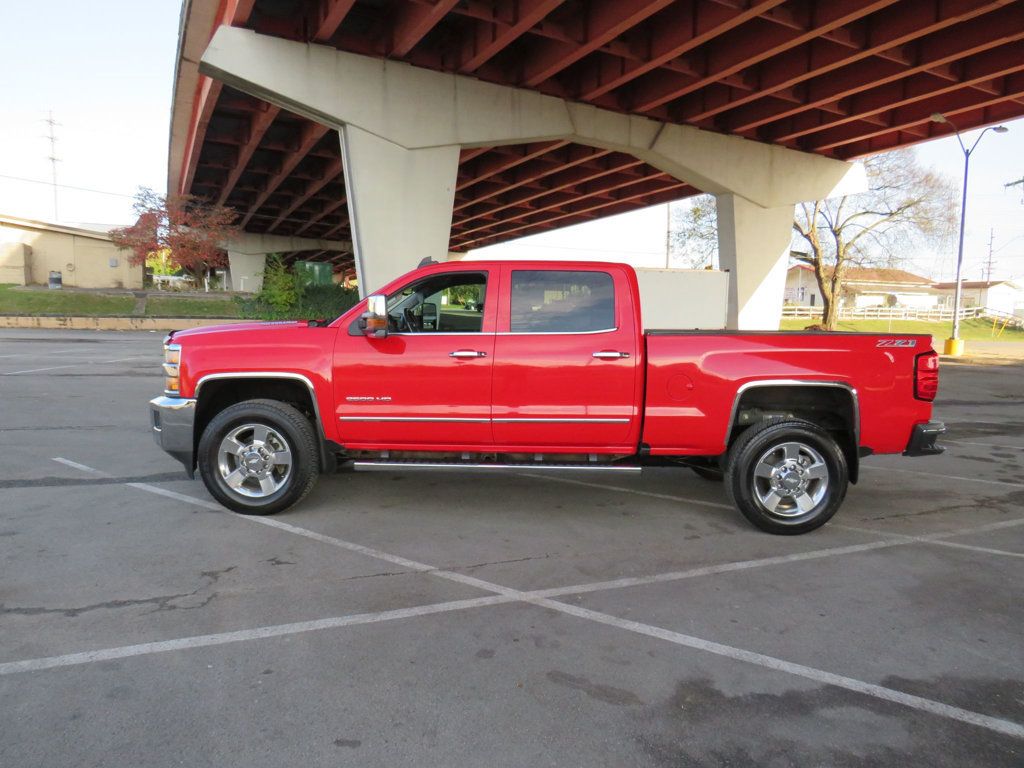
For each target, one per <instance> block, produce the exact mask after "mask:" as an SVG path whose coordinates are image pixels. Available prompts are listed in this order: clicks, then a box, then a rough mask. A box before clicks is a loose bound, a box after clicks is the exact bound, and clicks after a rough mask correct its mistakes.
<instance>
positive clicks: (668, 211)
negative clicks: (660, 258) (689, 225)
mask: <svg viewBox="0 0 1024 768" xmlns="http://www.w3.org/2000/svg"><path fill="white" fill-rule="evenodd" d="M671 254H672V203H665V269H670V268H671V267H672V255H671Z"/></svg>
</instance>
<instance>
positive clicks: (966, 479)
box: [860, 464, 1024, 488]
mask: <svg viewBox="0 0 1024 768" xmlns="http://www.w3.org/2000/svg"><path fill="white" fill-rule="evenodd" d="M860 468H861V469H871V470H874V471H875V472H899V473H900V474H904V475H921V476H923V477H938V478H942V479H943V480H960V481H961V482H964V483H982V484H983V485H1005V486H1008V487H1010V488H1024V483H1011V482H1008V481H1006V480H984V479H982V478H980V477H962V476H960V475H945V474H940V473H938V472H921V471H920V470H916V469H895V468H893V467H876V466H875V465H873V464H861V465H860Z"/></svg>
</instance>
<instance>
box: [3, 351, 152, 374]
mask: <svg viewBox="0 0 1024 768" xmlns="http://www.w3.org/2000/svg"><path fill="white" fill-rule="evenodd" d="M143 359H153V360H154V364H155V362H158V361H157V360H156V358H150V356H149V355H142V356H133V357H115V358H114V359H113V360H83V361H82V362H80V363H69V364H67V365H51V366H49V367H48V368H26V369H25V370H23V371H8V372H7V373H3V374H0V376H18V375H19V374H22V373H42V372H43V371H59V370H61V369H62V368H84V367H86V366H90V365H105V364H108V363H120V362H123V361H125V360H143Z"/></svg>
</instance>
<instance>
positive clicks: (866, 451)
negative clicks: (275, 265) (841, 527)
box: [150, 261, 944, 534]
mask: <svg viewBox="0 0 1024 768" xmlns="http://www.w3.org/2000/svg"><path fill="white" fill-rule="evenodd" d="M164 361H165V362H164V369H165V374H166V378H165V384H164V387H165V391H164V395H163V396H162V397H157V398H156V399H154V400H152V401H151V403H150V415H151V425H152V429H153V434H154V437H155V438H156V441H157V444H158V445H160V446H161V447H162V448H163V449H164V450H165V451H167V452H168V453H169V454H170V455H171V456H173V457H174V458H176V459H178V460H179V461H181V462H182V463H183V464H184V465H185V470H186V472H187V473H188V475H189V477H193V476H194V472H195V470H196V468H198V470H199V474H200V476H201V477H202V479H203V482H204V483H205V484H206V487H207V488H208V489H209V491H210V493H211V494H212V495H213V496H214V497H215V498H216V499H217V500H218V501H219V502H221V503H222V504H223V505H224V506H226V507H228V508H229V509H232V510H235V511H237V512H241V513H244V514H255V515H267V514H273V513H275V512H279V511H281V510H284V509H286V508H288V507H290V506H292V505H294V504H296V503H298V502H299V501H300V500H301V499H302V498H303V497H304V496H306V494H307V493H309V491H310V490H311V489H312V487H313V485H314V483H315V482H316V480H317V476H318V474H319V473H322V472H334V471H336V470H337V467H338V465H339V462H350V463H351V464H352V466H353V467H354V468H355V469H357V470H373V469H378V470H391V471H409V470H414V469H415V470H418V469H435V470H436V469H445V468H449V469H450V468H457V469H462V470H470V469H488V470H491V469H523V468H528V469H529V470H530V471H532V472H536V471H538V470H556V471H564V470H570V469H571V470H581V471H590V472H597V471H603V472H638V471H640V470H641V468H642V467H644V466H657V465H660V466H666V465H670V466H687V467H690V468H692V469H694V470H696V471H697V473H698V474H700V475H701V476H702V477H705V478H708V479H718V480H724V483H725V489H726V491H727V494H728V496H729V498H730V499H731V501H732V502H733V503H734V504H735V506H736V507H737V508H738V509H739V511H740V512H741V513H742V514H743V515H744V516H745V517H746V518H747V519H748V520H749V521H750V522H751V523H753V524H754V525H756V526H757V527H759V528H761V529H763V530H765V531H768V532H771V533H777V534H798V533H804V532H807V531H810V530H813V529H815V528H818V527H819V526H821V525H823V524H824V523H826V522H827V521H828V520H829V519H830V518H831V517H832V516H833V515H834V514H835V512H836V510H837V509H838V508H839V506H840V504H841V503H842V501H843V498H844V496H845V494H846V490H847V485H848V483H850V482H856V481H857V475H858V464H859V461H860V459H861V458H862V457H864V456H867V455H870V454H876V453H877V454H885V453H902V454H904V455H906V456H922V455H928V454H935V453H940V452H941V451H942V448H941V447H939V446H937V445H936V438H937V437H938V436H939V435H940V434H941V433H942V432H943V431H944V427H943V425H942V424H941V423H937V422H933V421H932V420H931V415H932V401H933V400H934V399H935V395H936V391H937V388H938V356H937V355H936V353H935V352H934V351H933V350H932V349H931V337H930V336H922V335H910V334H897V335H879V334H868V333H824V332H813V331H812V332H751V331H689V330H647V331H645V330H644V327H643V324H642V322H641V308H640V294H639V289H638V285H637V279H636V275H635V273H634V272H633V270H632V269H631V268H630V267H628V266H626V265H623V264H612V263H598V262H491V261H463V262H449V263H442V264H438V263H428V264H425V265H421V266H420V268H418V269H416V270H414V271H413V272H411V273H409V274H407V275H405V276H403V277H401V278H399V279H397V280H395V281H394V282H392V283H390V284H389V285H387V286H385V287H384V288H383V289H382V290H381V291H379V292H377V293H375V294H374V295H371V296H368V297H367V298H365V299H363V300H362V301H361V302H360V303H358V304H357V305H356V306H355V307H353V308H352V309H351V310H349V311H348V312H346V313H345V314H343V315H342V316H341V317H339V318H337V319H335V320H333V321H331V322H327V321H320V320H313V321H306V322H276V323H243V324H237V325H224V326H214V327H207V328H197V329H193V330H186V331H180V332H172V333H171V334H170V335H169V336H168V337H167V339H166V340H165V345H164Z"/></svg>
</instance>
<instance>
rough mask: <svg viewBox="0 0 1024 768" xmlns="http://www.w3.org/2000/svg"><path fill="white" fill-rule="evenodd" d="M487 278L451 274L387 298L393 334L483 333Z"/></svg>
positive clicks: (428, 278) (419, 282)
mask: <svg viewBox="0 0 1024 768" xmlns="http://www.w3.org/2000/svg"><path fill="white" fill-rule="evenodd" d="M486 292H487V276H486V275H485V274H482V273H479V272H449V273H447V274H441V275H432V276H431V277H427V278H424V279H423V280H418V281H417V282H415V283H410V284H409V285H407V286H405V287H404V288H401V289H399V290H398V291H395V292H394V293H392V294H391V295H390V296H388V329H389V330H390V331H392V332H394V333H480V331H481V330H482V329H483V323H484V298H485V295H486Z"/></svg>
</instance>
